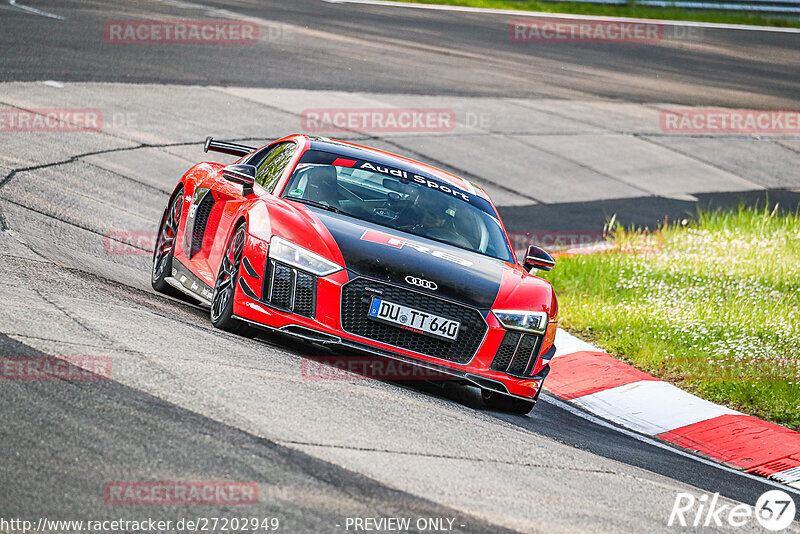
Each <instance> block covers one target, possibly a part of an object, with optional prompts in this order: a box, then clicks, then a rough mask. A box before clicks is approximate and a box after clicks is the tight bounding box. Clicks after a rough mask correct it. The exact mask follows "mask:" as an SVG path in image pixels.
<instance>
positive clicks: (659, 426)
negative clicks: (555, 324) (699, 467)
mask: <svg viewBox="0 0 800 534" xmlns="http://www.w3.org/2000/svg"><path fill="white" fill-rule="evenodd" d="M556 347H557V352H556V355H555V357H554V358H553V359H552V360H551V362H550V367H551V372H550V375H549V376H548V377H547V380H546V381H545V388H546V389H547V390H549V391H550V392H551V393H552V394H554V395H555V396H556V397H559V398H560V399H562V400H566V401H569V402H571V403H573V404H575V405H577V406H580V407H581V408H583V409H585V410H587V411H589V412H591V413H593V414H595V415H598V416H600V417H602V418H604V419H607V420H609V421H612V422H615V423H617V424H619V425H622V426H624V427H626V428H629V429H631V430H635V431H637V432H640V433H642V434H646V435H648V436H653V437H655V438H658V439H661V440H664V441H667V442H670V443H672V444H674V445H677V446H679V447H681V448H683V449H687V450H690V451H692V452H695V453H697V454H700V455H702V456H705V457H707V458H711V459H713V460H715V461H718V462H720V463H723V464H725V465H728V466H731V467H734V468H736V469H739V470H742V471H745V472H747V473H752V474H756V475H761V476H764V477H767V478H769V479H772V480H775V481H777V482H781V483H783V484H787V485H789V486H792V487H794V488H797V489H800V432H795V431H793V430H789V429H788V428H784V427H782V426H779V425H776V424H774V423H768V422H766V421H762V420H761V419H758V418H757V417H752V416H750V415H745V414H742V413H739V412H737V411H734V410H731V409H730V408H726V407H724V406H720V405H718V404H714V403H712V402H708V401H706V400H703V399H701V398H699V397H696V396H694V395H691V394H689V393H687V392H685V391H683V390H682V389H679V388H677V387H675V386H673V385H672V384H669V383H667V382H663V381H661V380H659V379H658V378H655V377H654V376H651V375H649V374H647V373H644V372H642V371H639V370H638V369H635V368H634V367H631V366H630V365H628V364H626V363H623V362H621V361H620V360H618V359H616V358H614V357H613V356H611V355H609V354H607V353H605V352H603V351H602V350H599V349H598V348H597V347H594V346H592V345H590V344H589V343H586V342H585V341H582V340H580V339H578V338H576V337H575V336H572V335H570V334H569V333H567V332H565V331H564V330H559V331H558V335H557V337H556Z"/></svg>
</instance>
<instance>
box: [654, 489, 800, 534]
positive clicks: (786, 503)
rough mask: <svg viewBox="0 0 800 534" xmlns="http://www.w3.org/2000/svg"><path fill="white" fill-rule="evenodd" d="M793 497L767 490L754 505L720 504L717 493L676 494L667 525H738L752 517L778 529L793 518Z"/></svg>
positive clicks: (749, 521) (746, 523)
mask: <svg viewBox="0 0 800 534" xmlns="http://www.w3.org/2000/svg"><path fill="white" fill-rule="evenodd" d="M795 512H796V509H795V504H794V500H793V499H792V497H791V496H790V495H789V494H788V493H786V492H785V491H781V490H770V491H767V492H766V493H764V494H763V495H761V497H759V498H758V500H757V501H756V505H755V506H750V505H749V504H737V505H732V504H721V503H720V502H719V493H714V494H713V495H708V494H704V495H701V496H700V497H695V496H694V495H692V494H691V493H678V495H677V496H676V498H675V504H674V505H673V507H672V513H671V514H670V516H669V521H668V522H667V525H668V526H670V527H673V526H675V527H706V528H708V527H711V528H713V527H718V528H725V529H728V528H731V527H732V528H739V527H743V526H745V525H748V524H750V523H751V522H752V521H753V519H755V520H756V521H757V522H758V523H759V524H760V525H761V526H762V527H764V528H765V529H767V530H770V531H772V532H779V531H781V530H784V529H786V528H789V525H791V524H792V521H794V517H795Z"/></svg>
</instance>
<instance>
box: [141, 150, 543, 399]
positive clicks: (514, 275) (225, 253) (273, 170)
mask: <svg viewBox="0 0 800 534" xmlns="http://www.w3.org/2000/svg"><path fill="white" fill-rule="evenodd" d="M208 150H214V151H217V152H223V153H227V154H230V155H233V156H236V157H238V158H239V160H238V161H237V162H236V163H235V164H233V165H228V166H224V165H221V164H218V163H200V164H198V165H196V166H194V167H192V168H191V169H190V170H189V171H188V172H186V174H185V175H184V176H183V178H181V180H180V181H179V183H178V185H177V187H176V188H175V191H174V193H173V194H172V196H171V197H170V200H169V202H168V204H167V208H166V210H165V211H164V215H163V216H162V218H161V224H160V226H159V233H158V238H157V244H156V248H155V251H154V255H153V269H152V285H153V288H154V289H156V290H157V291H160V292H163V293H169V294H173V295H175V296H180V295H182V294H185V295H189V296H191V297H193V298H194V299H196V300H198V301H200V302H201V303H204V304H206V305H208V306H210V308H211V322H212V323H213V324H214V326H216V327H218V328H221V329H224V330H228V331H231V332H237V333H240V334H243V335H252V334H254V332H255V330H254V328H256V327H257V328H261V329H266V330H273V331H275V330H277V331H280V332H282V333H285V334H289V335H292V336H296V337H299V338H302V339H304V340H307V341H312V342H316V343H321V344H324V345H332V346H334V347H337V348H338V349H347V350H351V351H352V350H356V351H360V352H366V353H371V354H372V355H376V356H380V357H382V358H390V359H392V360H394V361H397V360H400V361H401V362H406V363H407V364H411V365H413V366H415V368H425V369H428V370H434V371H436V372H437V373H440V374H441V375H442V376H446V377H448V378H449V379H453V380H458V381H462V382H464V383H468V384H471V385H474V386H478V387H479V388H481V391H482V394H483V399H484V402H485V404H486V405H487V406H489V407H491V408H496V409H502V410H507V411H513V412H517V413H527V412H528V411H530V409H531V408H532V407H533V405H534V404H535V402H536V399H537V398H538V396H539V393H540V392H541V389H542V383H543V381H544V379H545V377H546V376H547V373H548V372H549V365H548V364H549V360H550V358H551V357H552V355H553V353H554V352H555V346H554V344H553V343H554V338H555V332H556V326H557V315H558V304H557V302H556V296H555V293H554V292H553V289H552V287H551V286H550V284H549V283H548V282H546V281H545V280H543V279H541V278H539V277H537V276H534V275H532V274H531V273H530V272H529V271H531V270H532V269H534V268H535V269H543V270H550V269H552V268H553V265H554V263H555V262H554V260H553V258H552V257H551V256H550V255H549V254H547V253H546V252H545V251H543V250H541V249H539V248H537V247H535V246H531V247H530V248H529V249H528V252H527V255H526V257H525V258H524V260H523V262H522V264H519V263H518V262H517V260H516V258H515V255H514V250H513V248H512V246H511V243H510V241H509V238H508V234H507V232H506V230H505V227H504V226H503V223H502V221H501V220H500V216H499V214H498V211H497V209H496V208H495V206H494V205H493V204H492V202H491V201H490V200H489V198H488V196H487V195H486V193H485V192H484V191H483V190H482V189H481V188H479V187H477V186H475V185H474V184H472V183H470V182H468V181H467V180H464V179H462V178H459V177H457V176H454V175H452V174H450V173H447V172H445V171H442V170H439V169H436V168H434V167H431V166H428V165H425V164H423V163H419V162H416V161H413V160H411V159H408V158H405V157H401V156H398V155H394V154H390V153H388V152H383V151H380V150H376V149H372V148H367V147H363V146H359V145H355V144H352V143H346V142H342V141H335V140H331V139H326V138H320V137H310V136H306V135H292V136H289V137H285V138H283V139H279V140H277V141H275V142H273V143H271V144H269V145H267V146H264V147H262V148H258V149H256V148H252V147H247V146H243V145H239V144H234V143H226V142H219V141H214V140H213V139H212V138H210V137H209V138H208V139H207V140H206V144H205V151H206V152H207V151H208Z"/></svg>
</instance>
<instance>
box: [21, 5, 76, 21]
mask: <svg viewBox="0 0 800 534" xmlns="http://www.w3.org/2000/svg"><path fill="white" fill-rule="evenodd" d="M8 5H10V6H11V7H16V8H17V9H21V10H23V11H27V12H28V13H33V14H34V15H39V16H40V17H47V18H49V19H56V20H67V19H66V18H64V17H61V16H59V15H53V14H52V13H48V12H46V11H41V10H39V9H36V8H34V7H29V6H23V5H20V4H18V3H17V0H8Z"/></svg>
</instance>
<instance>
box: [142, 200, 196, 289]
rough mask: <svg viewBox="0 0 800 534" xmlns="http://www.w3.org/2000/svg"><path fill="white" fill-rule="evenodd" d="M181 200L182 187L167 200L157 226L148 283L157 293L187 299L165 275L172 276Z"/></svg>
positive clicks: (179, 222)
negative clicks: (170, 283) (156, 236)
mask: <svg viewBox="0 0 800 534" xmlns="http://www.w3.org/2000/svg"><path fill="white" fill-rule="evenodd" d="M182 202H183V188H182V187H181V188H180V189H179V190H178V191H176V192H175V193H174V194H173V195H172V197H171V198H170V200H169V204H167V208H166V209H165V210H164V215H162V216H161V224H160V225H159V227H158V238H157V239H156V246H155V249H154V250H153V268H152V269H151V271H150V285H152V286H153V289H155V290H156V291H158V292H159V293H164V294H166V295H169V296H171V297H175V298H178V299H181V300H188V299H187V297H186V295H184V294H183V293H182V292H181V291H178V290H177V289H175V288H174V287H172V286H171V285H169V284H168V283H167V277H169V276H172V258H173V256H174V253H175V246H176V242H177V239H176V238H177V236H178V228H180V224H181V211H182V210H181V204H182Z"/></svg>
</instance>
